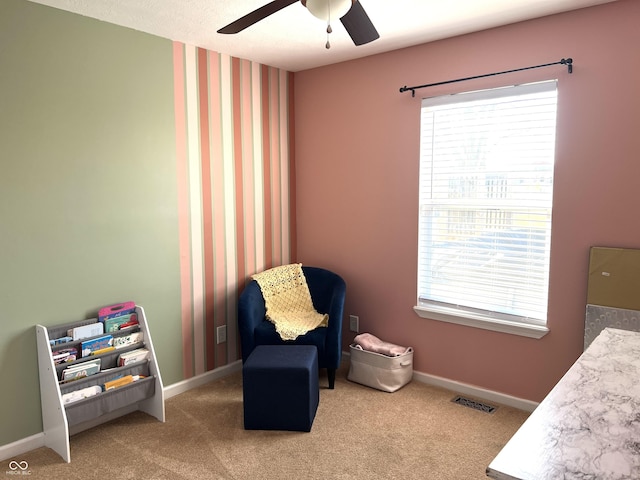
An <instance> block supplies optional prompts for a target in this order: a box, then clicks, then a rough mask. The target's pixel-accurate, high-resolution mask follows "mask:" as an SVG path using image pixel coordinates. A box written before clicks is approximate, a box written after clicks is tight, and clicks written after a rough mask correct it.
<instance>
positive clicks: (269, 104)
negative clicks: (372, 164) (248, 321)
mask: <svg viewBox="0 0 640 480" xmlns="http://www.w3.org/2000/svg"><path fill="white" fill-rule="evenodd" d="M173 52H174V89H175V92H174V94H175V118H176V148H177V155H176V158H177V175H176V178H177V182H178V197H179V198H178V211H179V219H178V225H179V229H180V242H179V245H180V272H181V289H182V292H181V303H182V319H181V321H182V337H183V338H182V341H183V372H184V377H185V378H189V377H192V376H194V375H199V374H201V373H204V372H206V371H208V370H212V369H214V368H217V367H220V366H223V365H225V364H227V363H229V362H233V361H235V360H236V359H238V358H239V357H240V351H239V342H238V338H237V327H236V315H237V299H238V294H239V292H240V291H241V290H242V288H243V287H244V285H245V284H246V282H247V279H248V278H249V276H250V275H251V274H253V273H256V272H260V271H262V270H265V269H267V268H270V267H272V266H275V265H281V264H286V263H291V262H293V261H295V259H294V258H293V252H292V246H293V245H295V238H293V236H294V235H295V229H294V228H293V225H294V221H295V219H294V217H292V212H294V210H293V192H294V187H293V185H292V182H293V181H294V176H293V158H292V156H291V155H292V154H291V151H292V149H291V141H292V140H291V134H290V131H289V129H290V126H291V125H292V123H293V118H292V115H293V114H292V112H293V109H292V98H293V93H292V92H293V89H292V78H293V75H292V74H291V73H289V72H286V71H283V70H279V69H276V68H272V67H267V66H264V65H260V64H256V63H254V62H250V61H248V60H241V59H238V58H234V57H230V56H228V55H223V54H218V53H216V52H211V51H207V50H204V49H200V48H197V47H193V46H190V45H185V44H182V43H180V42H174V49H173ZM221 325H226V326H227V341H226V342H225V343H221V344H217V342H216V329H217V328H218V327H219V326H221Z"/></svg>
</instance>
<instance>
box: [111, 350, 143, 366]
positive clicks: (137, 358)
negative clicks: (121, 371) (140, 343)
mask: <svg viewBox="0 0 640 480" xmlns="http://www.w3.org/2000/svg"><path fill="white" fill-rule="evenodd" d="M148 356H149V350H147V349H146V348H137V349H135V350H131V351H130V352H125V353H121V354H120V355H119V356H118V366H120V367H124V366H125V365H129V364H131V363H136V362H141V361H142V360H146V359H147V357H148Z"/></svg>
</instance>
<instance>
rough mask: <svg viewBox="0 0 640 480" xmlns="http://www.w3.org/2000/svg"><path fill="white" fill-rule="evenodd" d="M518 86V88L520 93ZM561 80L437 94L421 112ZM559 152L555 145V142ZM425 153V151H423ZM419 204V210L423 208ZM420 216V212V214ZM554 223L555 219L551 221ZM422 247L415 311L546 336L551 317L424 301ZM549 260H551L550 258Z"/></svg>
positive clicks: (545, 87) (530, 89) (543, 86)
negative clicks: (534, 317)
mask: <svg viewBox="0 0 640 480" xmlns="http://www.w3.org/2000/svg"><path fill="white" fill-rule="evenodd" d="M516 89H518V91H517V92H516ZM557 89H558V87H557V80H547V81H543V82H537V83H531V84H525V85H518V86H507V87H498V88H491V89H487V90H481V91H474V92H465V93H461V94H456V95H446V96H439V97H433V98H430V99H423V105H421V108H420V111H421V112H422V111H423V108H424V103H425V102H426V103H428V105H429V106H440V105H449V104H457V103H462V102H467V101H475V100H481V99H491V98H501V97H505V96H513V95H514V93H513V92H516V94H517V95H524V94H527V93H533V92H536V91H545V90H546V91H550V90H555V92H556V95H557ZM557 105H558V99H557V97H556V128H557ZM420 122H421V125H420V135H421V137H420V138H421V141H422V114H421V115H420ZM554 152H555V145H554ZM421 155H422V153H421ZM419 182H422V171H420V175H419ZM418 203H419V209H420V208H421V207H420V205H421V203H420V202H418ZM552 206H553V195H551V207H552ZM419 215H420V214H419ZM421 221H422V220H421V218H420V217H419V218H418V230H419V233H418V234H419V238H420V235H421V231H420V229H421ZM550 222H551V220H550ZM550 231H551V224H549V232H550ZM420 253H421V252H420V246H419V247H418V251H417V261H418V277H417V282H418V283H417V288H416V305H415V306H414V307H413V309H414V312H415V313H416V314H417V315H418V316H420V317H422V318H426V319H431V320H437V321H443V322H448V323H454V324H459V325H465V326H470V327H475V328H481V329H486V330H491V331H497V332H503V333H508V334H514V335H520V336H525V337H529V338H535V339H539V338H542V337H543V336H545V335H546V334H547V333H548V332H549V328H548V326H547V318H546V317H545V319H544V320H543V321H540V320H535V321H532V322H531V321H528V320H526V319H525V320H523V317H520V316H517V315H510V314H507V313H501V312H494V311H490V310H480V309H475V308H471V307H464V306H460V305H452V304H448V303H443V302H438V301H435V300H428V301H421V300H420V298H419V297H420V271H421V268H420V265H419V262H420V261H421V257H420ZM547 261H548V262H549V259H548V260H547ZM549 267H550V265H549V263H547V272H548V270H549ZM546 295H547V300H548V288H547V292H546Z"/></svg>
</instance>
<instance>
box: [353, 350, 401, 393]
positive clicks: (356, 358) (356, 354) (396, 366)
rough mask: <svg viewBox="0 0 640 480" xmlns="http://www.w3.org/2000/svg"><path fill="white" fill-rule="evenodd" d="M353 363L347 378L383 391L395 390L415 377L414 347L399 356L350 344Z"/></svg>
mask: <svg viewBox="0 0 640 480" xmlns="http://www.w3.org/2000/svg"><path fill="white" fill-rule="evenodd" d="M349 349H350V350H351V363H350V365H349V374H348V375H347V379H348V380H351V381H352V382H356V383H360V384H362V385H366V386H367V387H372V388H376V389H378V390H382V391H383V392H395V391H396V390H398V389H399V388H402V387H403V386H405V385H406V384H407V383H409V382H410V381H411V378H412V377H413V348H408V349H407V352H406V353H405V354H403V355H399V356H397V357H390V356H387V355H382V354H380V353H375V352H369V351H367V350H361V349H360V348H356V347H355V346H354V345H350V346H349Z"/></svg>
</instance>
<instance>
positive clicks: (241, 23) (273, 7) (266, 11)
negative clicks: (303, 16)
mask: <svg viewBox="0 0 640 480" xmlns="http://www.w3.org/2000/svg"><path fill="white" fill-rule="evenodd" d="M297 1H298V0H274V1H273V2H270V3H267V4H266V5H263V6H262V7H260V8H258V9H257V10H254V11H253V12H251V13H247V14H246V15H245V16H244V17H241V18H239V19H238V20H236V21H235V22H231V23H230V24H229V25H227V26H226V27H222V28H221V29H220V30H218V33H238V32H241V31H242V30H244V29H245V28H247V27H250V26H251V25H253V24H254V23H258V22H259V21H260V20H263V19H265V18H267V17H268V16H269V15H271V14H273V13H276V12H278V11H280V10H282V9H283V8H285V7H288V6H289V5H291V4H293V3H296V2H297Z"/></svg>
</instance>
